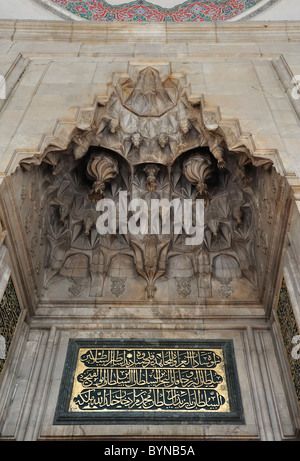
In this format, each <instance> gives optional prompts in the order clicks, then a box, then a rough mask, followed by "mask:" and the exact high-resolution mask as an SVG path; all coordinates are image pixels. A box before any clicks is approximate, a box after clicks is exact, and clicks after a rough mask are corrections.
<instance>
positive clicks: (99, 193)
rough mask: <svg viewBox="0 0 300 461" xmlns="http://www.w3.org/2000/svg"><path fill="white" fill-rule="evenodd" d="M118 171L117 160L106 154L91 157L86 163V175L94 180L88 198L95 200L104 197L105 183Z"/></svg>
mask: <svg viewBox="0 0 300 461" xmlns="http://www.w3.org/2000/svg"><path fill="white" fill-rule="evenodd" d="M118 173H119V167H118V162H117V161H116V160H115V159H113V158H112V157H110V156H109V155H107V154H97V155H94V156H93V157H91V159H90V160H89V162H88V165H87V175H88V177H89V178H90V179H92V180H94V182H93V187H92V190H91V193H90V194H89V199H90V200H91V201H92V202H97V201H98V200H100V199H101V198H103V197H104V190H105V183H107V182H108V181H110V180H111V179H113V178H115V176H116V175H117V174H118Z"/></svg>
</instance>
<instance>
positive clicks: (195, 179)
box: [183, 156, 214, 197]
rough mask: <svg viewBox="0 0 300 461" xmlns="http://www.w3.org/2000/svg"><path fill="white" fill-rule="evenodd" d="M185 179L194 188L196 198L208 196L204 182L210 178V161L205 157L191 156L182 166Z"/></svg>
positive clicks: (211, 173)
mask: <svg viewBox="0 0 300 461" xmlns="http://www.w3.org/2000/svg"><path fill="white" fill-rule="evenodd" d="M183 172H184V175H185V177H186V179H187V180H188V181H189V182H191V183H192V184H194V185H195V186H196V191H197V193H196V197H205V196H207V195H208V192H207V184H206V181H207V180H208V179H209V178H211V177H212V175H213V172H214V169H213V165H212V163H211V161H210V160H209V159H207V158H206V157H200V156H193V157H190V158H189V159H188V160H186V161H185V162H184V164H183Z"/></svg>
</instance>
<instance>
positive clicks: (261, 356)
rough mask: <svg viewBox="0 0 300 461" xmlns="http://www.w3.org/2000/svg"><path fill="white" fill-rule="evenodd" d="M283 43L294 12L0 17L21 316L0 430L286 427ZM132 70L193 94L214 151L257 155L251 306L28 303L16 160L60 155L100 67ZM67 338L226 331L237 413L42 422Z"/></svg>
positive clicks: (23, 190)
mask: <svg viewBox="0 0 300 461" xmlns="http://www.w3.org/2000/svg"><path fill="white" fill-rule="evenodd" d="M125 40H126V43H125ZM299 41H300V24H298V23H280V22H278V23H272V25H270V24H255V23H254V22H253V23H251V24H249V23H247V24H238V23H231V24H229V23H228V24H204V25H201V26H200V25H193V26H191V25H190V26H189V27H186V26H185V25H184V24H182V25H176V27H174V26H173V25H172V24H143V27H142V26H137V25H134V26H132V25H116V24H109V25H107V24H104V25H97V26H95V25H93V24H79V23H76V24H75V23H74V24H73V23H72V24H69V23H63V24H61V23H60V22H43V23H39V22H26V21H1V24H0V74H1V75H4V77H5V79H6V88H7V93H6V99H2V100H0V132H1V137H0V187H1V197H0V212H1V222H3V225H2V228H3V229H5V235H4V234H3V237H4V238H3V239H2V240H3V241H2V240H0V242H1V245H2V246H1V249H0V258H2V259H1V261H2V262H3V264H2V262H1V268H0V271H1V272H0V273H1V284H0V294H1V295H2V293H3V291H4V289H5V286H6V283H7V280H8V277H9V275H10V274H12V275H13V276H14V281H15V285H16V290H17V293H18V296H19V299H20V304H21V307H22V315H21V317H20V319H19V322H18V326H17V329H16V333H15V337H14V341H13V343H12V346H11V348H10V351H9V354H8V356H7V359H6V364H5V367H4V370H3V372H2V373H1V376H0V396H1V397H0V439H2V440H60V439H71V438H75V439H78V440H80V439H85V438H87V439H89V438H91V439H93V438H97V439H100V438H103V439H105V440H107V439H116V440H120V439H133V438H134V439H139V438H143V439H144V440H145V439H149V440H152V439H154V438H156V439H160V440H162V439H176V438H177V439H184V438H186V439H189V440H190V439H195V440H196V439H208V440H223V439H224V440H230V439H233V440H295V439H296V438H297V437H299V427H300V423H299V405H298V402H297V397H296V394H295V391H294V387H293V382H292V378H291V376H290V374H289V368H288V361H287V360H286V355H285V354H286V351H285V349H284V346H283V342H282V338H281V333H280V329H279V324H278V320H277V318H276V315H275V312H276V306H277V300H278V295H279V290H280V286H281V281H282V277H283V275H284V277H285V280H286V284H287V288H288V290H289V293H290V296H291V300H292V305H293V309H294V312H295V318H296V321H297V322H298V325H299V318H300V313H299V312H300V311H299V280H300V274H299V254H300V253H299V252H300V242H299V225H300V224H299V219H300V218H299V211H300V210H299V197H300V196H299V191H300V182H299V181H300V180H299V178H300V163H299V157H298V150H299V145H300V127H299V116H300V106H299V103H300V99H297V97H296V98H295V92H293V89H294V87H295V83H293V81H292V78H293V76H294V75H298V74H300V68H299ZM147 66H151V67H153V68H157V69H158V70H159V72H160V75H161V76H167V75H170V74H173V75H177V76H178V75H181V76H184V79H185V82H186V88H187V94H188V98H189V100H190V101H191V102H193V101H194V102H195V101H199V100H201V101H202V102H203V107H204V108H205V109H206V110H207V112H210V113H211V114H213V116H214V122H215V123H217V124H218V125H219V126H222V127H223V129H224V130H225V131H226V135H227V138H226V139H227V140H230V145H229V146H228V147H229V148H232V149H236V150H238V149H244V150H245V149H246V150H247V152H248V153H249V155H250V157H251V158H252V159H258V158H260V159H264V160H267V161H269V160H271V161H272V162H273V165H274V168H273V172H274V174H275V175H276V178H279V179H278V182H276V181H275V182H274V184H273V186H274V191H273V192H272V187H271V185H270V189H268V190H267V191H266V194H267V195H266V196H264V198H265V201H264V202H263V208H262V215H263V218H264V219H265V220H266V226H269V227H266V229H267V232H265V234H266V235H265V237H264V238H265V244H266V245H267V244H268V245H267V246H268V253H267V257H266V258H265V259H264V260H262V261H263V266H262V267H261V269H260V270H261V272H262V275H261V277H262V276H263V275H264V277H265V278H264V280H265V283H263V284H262V293H263V296H261V297H260V298H259V299H258V300H256V301H254V300H253V299H251V300H249V302H246V301H245V299H244V298H243V299H241V302H240V303H239V300H238V299H237V300H235V303H231V301H230V299H229V300H226V301H223V302H220V300H218V302H216V303H215V304H212V305H209V306H208V305H206V304H205V303H198V304H197V303H196V304H193V305H189V304H188V303H186V304H185V305H184V306H183V305H179V303H176V302H174V301H172V303H169V304H165V305H160V303H159V301H156V302H155V303H154V304H151V303H147V302H144V303H137V302H135V303H131V304H130V302H129V303H127V305H125V304H124V305H122V306H121V305H118V302H116V303H111V302H109V301H106V302H105V303H104V302H103V300H101V299H100V300H99V299H96V300H94V299H93V300H87V299H79V298H74V296H72V295H71V294H70V296H69V298H68V299H63V300H62V299H61V300H59V297H58V298H57V297H56V298H55V299H54V298H53V297H51V296H48V297H46V298H44V299H42V298H41V293H42V284H43V274H44V256H45V247H44V246H43V240H42V232H40V231H42V230H43V226H44V224H43V222H41V220H40V219H39V217H40V216H41V213H40V202H39V199H40V198H41V196H42V193H43V191H42V189H38V190H36V189H35V190H34V188H33V187H32V186H31V184H32V183H31V182H30V181H31V180H32V176H31V175H32V171H33V170H34V169H35V168H38V166H39V164H40V163H41V161H42V158H43V157H44V155H45V152H47V151H50V150H51V149H52V150H54V151H57V152H58V151H65V150H66V149H68V148H69V146H70V143H71V141H72V139H73V137H74V132H75V131H76V130H77V131H76V133H78V130H82V131H84V130H88V129H89V127H90V125H91V115H93V114H94V112H95V108H96V107H98V106H97V104H100V106H103V105H105V104H106V103H107V101H108V100H109V97H110V95H111V91H112V88H113V84H114V83H115V82H116V80H117V77H116V76H118V78H119V77H120V76H121V77H122V76H123V77H124V79H126V78H128V76H130V75H135V74H136V73H137V72H138V71H140V70H141V69H143V68H145V67H147ZM20 162H21V164H22V167H20ZM35 165H36V166H35ZM275 170H276V171H275ZM270 184H271V183H270ZM262 186H263V184H262ZM262 186H261V187H262ZM275 186H276V187H277V188H279V189H280V194H279V195H277V197H280V200H278V203H275V200H274V194H275V189H276V187H275ZM279 189H278V190H279ZM268 200H269V202H268ZM271 204H273V205H274V207H275V209H276V213H275V214H274V215H272V216H271V214H270V209H271V208H270V206H271ZM269 205H270V206H269ZM273 216H274V219H273ZM275 217H276V219H275ZM272 219H273V221H272ZM268 220H271V222H269V223H268ZM266 242H267V243H266ZM259 251H261V252H263V251H264V246H263V245H262V246H261V247H259V249H258V252H259ZM1 255H2V256H1ZM262 280H263V277H262ZM2 288H3V290H2ZM1 290H2V291H1ZM70 338H105V339H114V338H116V339H117V338H120V339H126V338H132V339H155V338H156V339H175V340H176V339H178V340H184V339H204V340H205V339H232V340H233V343H234V349H235V356H236V362H237V372H238V377H239V383H240V388H241V396H242V404H243V409H244V415H245V424H244V425H208V424H204V425H202V424H201V425H188V426H187V425H181V424H180V425H166V424H164V425H162V424H158V425H127V426H122V425H112V426H105V425H85V426H80V425H71V426H69V425H59V426H56V425H53V418H54V413H55V408H56V403H57V398H58V392H59V388H60V383H61V378H62V373H63V367H64V362H65V357H66V353H67V345H68V341H69V339H70Z"/></svg>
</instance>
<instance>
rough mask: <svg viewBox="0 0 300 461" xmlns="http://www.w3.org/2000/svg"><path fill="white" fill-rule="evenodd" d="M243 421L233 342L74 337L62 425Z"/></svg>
mask: <svg viewBox="0 0 300 461" xmlns="http://www.w3.org/2000/svg"><path fill="white" fill-rule="evenodd" d="M184 421H185V422H186V421H192V422H193V423H203V422H205V423H207V422H209V421H211V422H215V423H216V422H223V423H226V422H232V423H234V422H235V423H238V422H239V423H243V415H242V406H241V399H240V392H239V386H238V381H237V376H236V368H235V361H234V351H233V345H232V342H231V341H205V342H201V341H184V342H182V341H181V342H178V341H176V342H175V341H153V342H151V341H129V340H127V341H125V340H118V341H100V340H93V341H90V340H70V343H69V348H68V353H67V358H66V363H65V369H64V375H63V379H62V383H61V388H60V393H59V399H58V405H57V410H56V414H55V420H54V424H62V423H64V424H68V423H69V424H76V422H78V423H80V424H82V423H86V424H88V423H89V424H96V423H104V424H108V423H112V424H116V423H119V424H121V423H127V422H130V423H141V424H142V423H179V422H184Z"/></svg>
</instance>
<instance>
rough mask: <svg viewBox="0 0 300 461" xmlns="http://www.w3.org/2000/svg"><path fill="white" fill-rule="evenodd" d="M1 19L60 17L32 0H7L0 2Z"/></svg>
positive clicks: (57, 18)
mask: <svg viewBox="0 0 300 461" xmlns="http://www.w3.org/2000/svg"><path fill="white" fill-rule="evenodd" d="M0 18H1V19H37V20H45V21H47V20H48V21H49V20H50V21H51V20H54V21H57V20H60V18H59V17H58V16H57V15H55V14H52V13H51V12H49V11H47V10H46V9H45V8H42V7H41V6H39V5H38V4H37V3H36V2H34V1H32V0H9V1H1V2H0Z"/></svg>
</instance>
